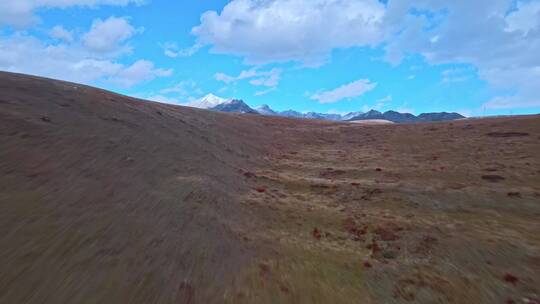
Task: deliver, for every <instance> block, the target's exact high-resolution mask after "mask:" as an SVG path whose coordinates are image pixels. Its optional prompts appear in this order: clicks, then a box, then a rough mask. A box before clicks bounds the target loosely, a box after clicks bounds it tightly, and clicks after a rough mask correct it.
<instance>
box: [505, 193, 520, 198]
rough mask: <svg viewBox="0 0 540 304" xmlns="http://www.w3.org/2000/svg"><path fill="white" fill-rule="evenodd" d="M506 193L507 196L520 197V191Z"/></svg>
mask: <svg viewBox="0 0 540 304" xmlns="http://www.w3.org/2000/svg"><path fill="white" fill-rule="evenodd" d="M507 195H508V196H509V197H521V193H519V192H508V194H507Z"/></svg>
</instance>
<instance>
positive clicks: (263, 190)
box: [255, 187, 266, 193]
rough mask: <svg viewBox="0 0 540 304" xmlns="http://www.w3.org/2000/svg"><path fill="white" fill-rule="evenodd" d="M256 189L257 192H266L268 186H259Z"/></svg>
mask: <svg viewBox="0 0 540 304" xmlns="http://www.w3.org/2000/svg"><path fill="white" fill-rule="evenodd" d="M255 190H256V191H257V192H259V193H264V192H266V188H264V187H259V188H257V189H255Z"/></svg>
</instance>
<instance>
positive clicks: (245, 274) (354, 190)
mask: <svg viewBox="0 0 540 304" xmlns="http://www.w3.org/2000/svg"><path fill="white" fill-rule="evenodd" d="M0 122H1V126H2V127H1V128H0V143H1V147H0V172H1V174H0V208H1V212H0V231H2V234H1V235H0V273H1V276H0V303H411V302H417V303H512V302H510V301H515V303H519V301H521V302H523V303H527V302H524V301H529V303H535V302H532V301H539V293H540V290H539V289H538V286H540V235H539V234H538V232H539V231H540V222H539V221H538V219H539V218H540V156H539V154H538V151H540V117H538V116H528V117H509V118H496V119H479V120H460V121H454V122H450V123H432V124H414V125H361V124H351V123H337V122H335V123H332V122H322V121H307V120H294V119H287V118H280V117H267V116H262V115H240V114H227V113H217V112H211V111H204V110H197V109H192V108H186V107H180V106H172V105H165V104H159V103H152V102H147V101H142V100H137V99H133V98H128V97H125V96H120V95H117V94H113V93H110V92H106V91H103V90H98V89H94V88H90V87H86V86H82V85H77V84H72V83H66V82H60V81H54V80H48V79H42V78H37V77H30V76H24V75H17V74H9V73H0Z"/></svg>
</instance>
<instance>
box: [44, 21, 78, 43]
mask: <svg viewBox="0 0 540 304" xmlns="http://www.w3.org/2000/svg"><path fill="white" fill-rule="evenodd" d="M49 36H51V38H53V39H56V40H61V41H64V42H68V43H70V42H73V33H72V32H71V31H68V30H66V29H65V28H64V27H62V26H61V25H57V26H55V27H53V28H52V29H51V30H50V31H49Z"/></svg>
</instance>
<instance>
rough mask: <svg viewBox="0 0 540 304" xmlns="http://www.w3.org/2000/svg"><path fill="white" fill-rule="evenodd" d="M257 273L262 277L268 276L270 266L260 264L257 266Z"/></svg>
mask: <svg viewBox="0 0 540 304" xmlns="http://www.w3.org/2000/svg"><path fill="white" fill-rule="evenodd" d="M259 273H260V275H261V276H263V277H265V276H268V275H269V274H270V266H269V265H268V264H265V263H260V264H259Z"/></svg>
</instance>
